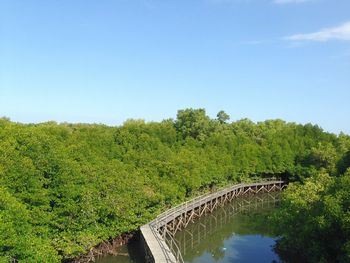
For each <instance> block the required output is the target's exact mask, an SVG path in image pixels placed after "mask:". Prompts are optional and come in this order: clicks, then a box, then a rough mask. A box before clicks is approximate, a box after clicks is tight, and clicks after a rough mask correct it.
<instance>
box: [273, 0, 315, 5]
mask: <svg viewBox="0 0 350 263" xmlns="http://www.w3.org/2000/svg"><path fill="white" fill-rule="evenodd" d="M310 1H312V0H273V2H274V3H275V4H299V3H305V2H310Z"/></svg>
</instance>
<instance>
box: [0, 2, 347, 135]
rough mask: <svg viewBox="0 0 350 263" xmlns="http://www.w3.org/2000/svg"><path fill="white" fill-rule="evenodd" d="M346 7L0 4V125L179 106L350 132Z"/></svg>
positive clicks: (161, 112)
mask: <svg viewBox="0 0 350 263" xmlns="http://www.w3.org/2000/svg"><path fill="white" fill-rule="evenodd" d="M349 11H350V1H349V0H337V1H334V0H186V1H185V0H176V1H166V0H110V1H108V0H101V1H92V0H81V1H79V0H74V1H71V0H50V1H46V0H45V1H44V0H42V1H39V0H31V1H25V0H1V1H0V116H7V117H9V118H11V119H12V120H14V121H20V122H42V121H48V120H55V121H58V122H62V121H68V122H97V123H106V124H109V125H116V124H121V123H123V121H125V120H126V119H128V118H142V119H145V120H147V121H152V120H155V121H158V120H162V119H165V118H169V117H175V116H176V111H177V110H178V109H183V108H188V107H192V108H205V109H206V110H207V112H208V114H209V115H210V116H211V117H215V115H216V113H217V112H218V111H219V110H225V111H226V112H227V113H228V114H229V115H230V116H231V120H237V119H240V118H250V119H252V120H253V121H262V120H265V119H274V118H281V119H284V120H287V121H294V122H298V123H307V122H311V123H315V124H319V125H320V126H321V127H323V128H324V129H325V130H327V131H331V132H335V133H338V132H340V131H344V132H346V133H348V134H350V104H349V98H350V12H349Z"/></svg>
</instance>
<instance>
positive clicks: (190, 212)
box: [141, 179, 286, 263]
mask: <svg viewBox="0 0 350 263" xmlns="http://www.w3.org/2000/svg"><path fill="white" fill-rule="evenodd" d="M285 186H286V184H285V182H284V181H281V180H276V179H272V180H271V179H270V180H266V181H265V182H259V183H250V184H238V185H234V186H231V187H227V188H224V189H222V190H219V191H217V192H215V193H211V194H206V195H202V196H198V197H196V198H194V199H192V200H190V201H187V202H185V203H182V204H181V205H179V206H176V207H173V208H171V209H169V210H167V211H165V212H164V213H162V214H160V215H159V216H157V218H156V219H155V220H153V221H151V222H150V223H149V224H147V225H144V226H142V227H141V234H142V236H143V238H144V241H145V249H146V257H147V261H148V262H154V263H183V262H184V261H183V258H182V255H181V253H180V249H179V246H178V244H177V243H176V241H175V240H174V238H173V236H174V234H175V233H176V232H177V231H179V230H182V229H184V228H185V227H186V226H187V225H188V224H189V223H190V222H193V221H194V219H196V218H198V217H200V216H202V215H205V214H207V213H211V212H212V211H213V210H214V209H215V208H217V207H219V206H221V207H222V206H224V205H225V204H226V203H228V202H231V201H232V200H233V199H234V198H235V197H238V196H243V195H252V194H257V193H263V192H265V193H270V192H274V191H281V190H282V189H283V188H284V187H285Z"/></svg>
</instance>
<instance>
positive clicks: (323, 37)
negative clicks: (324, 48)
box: [284, 21, 350, 42]
mask: <svg viewBox="0 0 350 263" xmlns="http://www.w3.org/2000/svg"><path fill="white" fill-rule="evenodd" d="M284 39H286V40H289V41H319V42H325V41H329V40H345V41H350V21H348V22H346V23H344V24H342V25H340V26H337V27H331V28H324V29H321V30H319V31H317V32H313V33H307V34H296V35H291V36H287V37H285V38H284Z"/></svg>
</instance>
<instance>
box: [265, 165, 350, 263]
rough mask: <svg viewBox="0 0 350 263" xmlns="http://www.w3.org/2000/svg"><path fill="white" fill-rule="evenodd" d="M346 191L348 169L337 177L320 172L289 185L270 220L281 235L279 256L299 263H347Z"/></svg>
mask: <svg viewBox="0 0 350 263" xmlns="http://www.w3.org/2000/svg"><path fill="white" fill-rule="evenodd" d="M349 189H350V170H348V172H347V173H346V174H345V175H343V176H340V177H331V176H329V175H328V174H327V173H325V172H320V173H319V174H317V175H316V176H313V177H311V178H309V179H307V180H306V181H305V182H304V183H303V184H299V183H294V184H292V185H290V186H289V189H288V190H287V191H286V192H285V193H284V198H283V202H282V206H281V208H280V209H278V210H277V212H276V213H275V214H274V216H273V218H272V221H273V222H272V223H273V225H274V226H275V228H276V229H275V231H276V233H277V234H280V235H282V236H283V238H282V239H281V240H280V241H279V242H278V246H277V250H278V251H279V254H281V255H282V256H283V255H286V258H299V259H300V260H299V261H300V262H302V261H305V262H350V190H349ZM286 262H288V260H286ZM291 262H293V261H291Z"/></svg>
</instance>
